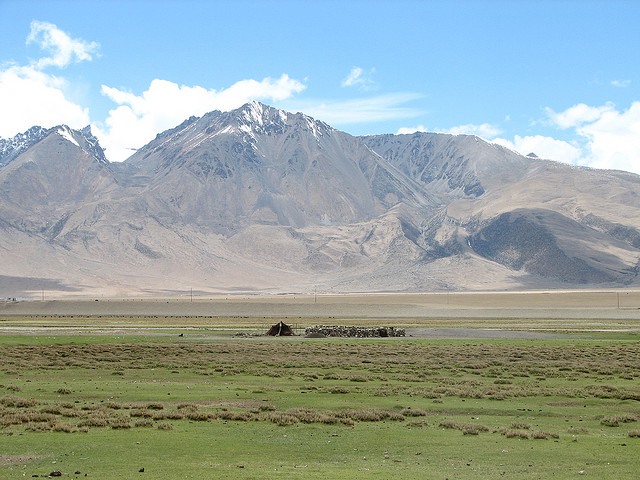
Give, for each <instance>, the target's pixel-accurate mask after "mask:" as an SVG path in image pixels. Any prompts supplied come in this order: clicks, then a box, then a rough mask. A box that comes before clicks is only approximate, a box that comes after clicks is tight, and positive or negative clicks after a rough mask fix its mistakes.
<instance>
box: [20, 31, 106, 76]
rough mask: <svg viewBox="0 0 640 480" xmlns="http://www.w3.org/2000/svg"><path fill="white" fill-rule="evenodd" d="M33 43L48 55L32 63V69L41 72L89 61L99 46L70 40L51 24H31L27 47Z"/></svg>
mask: <svg viewBox="0 0 640 480" xmlns="http://www.w3.org/2000/svg"><path fill="white" fill-rule="evenodd" d="M31 43H35V44H37V45H39V46H40V48H41V49H42V50H44V51H48V52H49V55H48V56H44V57H42V58H39V59H38V60H36V61H35V62H33V63H32V66H33V68H35V69H37V70H42V69H44V68H46V67H50V66H53V67H58V68H64V67H66V66H67V65H70V64H71V63H74V62H83V61H90V60H92V58H93V55H94V54H96V53H97V52H98V49H99V48H100V45H98V43H96V42H87V41H85V40H82V39H78V38H71V36H69V35H68V34H67V33H66V32H64V31H62V30H60V29H59V28H58V27H57V26H56V25H54V24H53V23H48V22H39V21H37V20H34V21H33V22H31V31H30V32H29V36H28V37H27V45H28V44H31Z"/></svg>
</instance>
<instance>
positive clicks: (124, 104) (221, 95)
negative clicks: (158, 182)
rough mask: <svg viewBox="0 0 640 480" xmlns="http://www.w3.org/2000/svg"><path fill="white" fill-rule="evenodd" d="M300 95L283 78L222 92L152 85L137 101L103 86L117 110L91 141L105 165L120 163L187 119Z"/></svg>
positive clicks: (133, 96)
mask: <svg viewBox="0 0 640 480" xmlns="http://www.w3.org/2000/svg"><path fill="white" fill-rule="evenodd" d="M304 89H305V85H304V84H303V83H301V82H299V81H298V80H295V79H292V78H290V77H289V76H288V75H286V74H284V75H282V76H281V77H280V78H277V79H273V78H270V77H267V78H265V79H263V80H261V81H257V80H241V81H239V82H236V83H234V84H233V85H231V86H230V87H228V88H226V89H222V90H207V89H206V88H203V87H200V86H186V85H178V84H176V83H173V82H169V81H167V80H158V79H156V80H153V81H152V82H151V84H150V85H149V88H148V89H147V90H146V91H144V92H143V93H142V94H141V95H136V94H133V93H130V92H126V91H123V90H120V89H117V88H113V87H109V86H107V85H103V86H102V93H103V95H105V96H107V97H108V98H109V99H111V100H112V101H113V102H114V103H116V104H117V105H118V107H116V108H115V109H113V110H111V111H110V112H109V115H108V117H107V119H106V120H105V122H104V124H103V125H97V126H95V130H96V136H97V137H98V138H99V139H100V143H101V145H102V146H103V147H104V148H105V150H106V152H105V153H106V154H107V157H108V158H109V160H111V161H122V160H125V159H126V158H127V157H129V156H130V155H131V154H132V153H133V150H135V149H137V148H140V147H142V146H143V145H145V144H146V143H148V142H149V141H151V140H152V139H153V138H154V136H155V135H156V134H157V133H159V132H162V131H163V130H166V129H168V128H172V127H174V126H176V125H177V124H179V123H181V122H182V121H184V120H185V119H186V118H188V117H190V116H191V115H196V116H201V115H203V114H205V113H207V112H210V111H212V110H231V109H233V108H237V107H240V106H241V105H243V104H244V103H246V102H249V101H251V100H266V101H282V100H285V99H287V98H289V97H291V96H292V95H293V94H295V93H299V92H301V91H303V90H304Z"/></svg>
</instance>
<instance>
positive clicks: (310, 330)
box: [304, 325, 405, 338]
mask: <svg viewBox="0 0 640 480" xmlns="http://www.w3.org/2000/svg"><path fill="white" fill-rule="evenodd" d="M304 334H305V336H325V337H358V338H369V337H404V335H405V332H404V328H395V327H373V328H367V327H348V326H340V325H316V326H315V327H307V328H306V329H305V331H304Z"/></svg>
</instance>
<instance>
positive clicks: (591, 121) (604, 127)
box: [493, 102, 640, 174]
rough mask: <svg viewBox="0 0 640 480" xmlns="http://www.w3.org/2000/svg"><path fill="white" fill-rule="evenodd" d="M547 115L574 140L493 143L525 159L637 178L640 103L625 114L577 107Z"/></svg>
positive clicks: (522, 139) (612, 109)
mask: <svg viewBox="0 0 640 480" xmlns="http://www.w3.org/2000/svg"><path fill="white" fill-rule="evenodd" d="M547 115H548V117H549V120H550V122H551V124H552V125H553V126H555V127H557V128H560V129H562V130H566V131H568V132H569V134H571V135H572V136H573V137H574V140H572V141H571V142H567V141H564V140H559V139H556V138H553V137H549V136H542V135H532V136H524V137H521V136H519V135H516V136H515V137H514V139H513V140H508V139H504V138H496V139H494V140H493V141H494V142H495V143H498V144H500V145H503V146H506V147H508V148H511V149H512V150H516V151H518V152H520V153H522V154H525V155H526V154H527V153H530V152H533V153H535V154H536V155H538V156H539V157H542V158H547V159H551V160H557V161H560V162H565V163H569V164H572V165H581V166H587V167H592V168H606V169H614V170H625V171H628V172H633V173H638V174H640V102H633V103H632V104H631V105H630V106H629V108H628V109H627V110H618V109H617V108H616V107H615V105H614V104H612V103H606V104H604V105H601V106H595V107H594V106H590V105H586V104H584V103H580V104H577V105H574V106H572V107H570V108H568V109H566V110H565V111H563V112H559V113H557V112H555V111H553V110H551V109H547ZM565 136H566V134H565Z"/></svg>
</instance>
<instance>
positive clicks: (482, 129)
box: [397, 123, 502, 140]
mask: <svg viewBox="0 0 640 480" xmlns="http://www.w3.org/2000/svg"><path fill="white" fill-rule="evenodd" d="M428 131H432V132H438V133H449V134H451V135H477V136H478V137H482V138H484V139H486V140H491V139H493V138H495V137H497V136H498V135H500V134H501V133H502V130H501V129H500V128H498V127H496V126H495V125H491V124H490V123H481V124H474V123H467V124H465V125H457V126H455V127H450V128H433V129H431V130H429V129H428V128H427V127H425V126H424V125H422V124H420V125H418V126H416V127H402V128H399V129H398V131H397V133H398V135H403V134H411V133H416V132H428Z"/></svg>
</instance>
